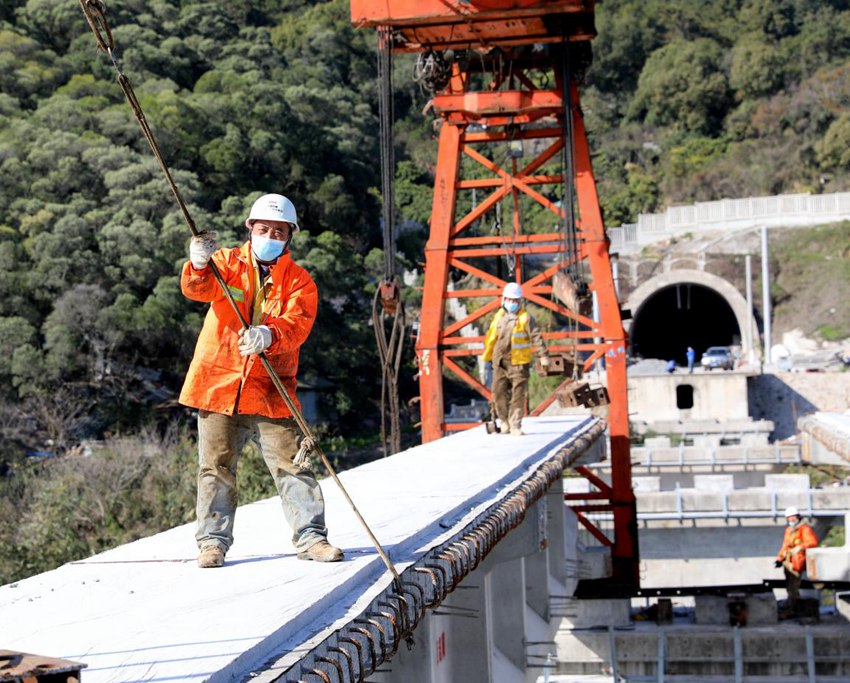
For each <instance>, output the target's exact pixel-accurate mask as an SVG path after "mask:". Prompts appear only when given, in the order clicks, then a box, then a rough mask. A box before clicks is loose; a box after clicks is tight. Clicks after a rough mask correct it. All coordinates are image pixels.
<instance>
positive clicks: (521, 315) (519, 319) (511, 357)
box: [483, 282, 549, 436]
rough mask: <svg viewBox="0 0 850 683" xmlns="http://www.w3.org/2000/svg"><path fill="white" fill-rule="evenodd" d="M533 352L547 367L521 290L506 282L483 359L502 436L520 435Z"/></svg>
mask: <svg viewBox="0 0 850 683" xmlns="http://www.w3.org/2000/svg"><path fill="white" fill-rule="evenodd" d="M534 349H537V353H538V354H539V356H540V363H541V365H543V366H544V367H546V366H548V365H549V356H548V355H547V353H546V345H545V344H544V343H543V337H542V335H541V334H540V330H539V328H538V327H537V323H536V322H535V320H534V318H533V317H532V316H531V314H530V313H529V312H528V311H527V310H526V309H525V308H524V307H523V306H522V287H521V286H520V285H519V284H517V283H516V282H509V283H508V284H506V285H505V287H504V289H503V290H502V306H501V308H499V310H498V311H496V315H495V316H494V318H493V322H491V323H490V329H488V330H487V336H486V337H485V339H484V355H483V360H484V362H485V365H486V364H488V363H489V364H490V368H492V378H493V384H492V386H493V403H494V404H495V407H496V416H498V418H499V421H500V423H501V427H500V430H499V431H500V433H502V434H513V435H514V436H522V434H523V431H522V416H523V414H524V413H525V403H526V398H527V396H528V376H529V374H530V372H529V371H530V365H531V361H532V359H533V358H534Z"/></svg>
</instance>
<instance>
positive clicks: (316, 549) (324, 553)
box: [298, 541, 343, 562]
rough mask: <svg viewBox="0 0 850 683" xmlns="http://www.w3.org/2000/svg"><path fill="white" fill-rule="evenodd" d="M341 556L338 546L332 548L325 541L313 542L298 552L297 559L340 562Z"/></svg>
mask: <svg viewBox="0 0 850 683" xmlns="http://www.w3.org/2000/svg"><path fill="white" fill-rule="evenodd" d="M342 557H343V555H342V551H341V550H340V549H339V548H334V547H333V546H332V545H331V544H330V543H328V542H327V541H319V542H318V543H314V544H313V545H311V546H310V547H309V548H307V550H302V551H301V552H300V553H298V559H299V560H314V561H316V562H340V561H342Z"/></svg>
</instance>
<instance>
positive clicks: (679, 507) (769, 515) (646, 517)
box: [569, 483, 850, 521]
mask: <svg viewBox="0 0 850 683" xmlns="http://www.w3.org/2000/svg"><path fill="white" fill-rule="evenodd" d="M694 490H695V489H682V488H681V487H680V486H679V484H678V483H677V484H676V488H675V489H674V490H672V491H654V492H652V493H660V494H670V493H675V509H674V510H669V511H664V512H641V511H640V507H638V511H637V519H638V521H662V520H664V521H667V520H675V521H684V520H699V519H780V518H782V517H783V514H784V510H785V504H786V503H783V504H782V505H780V504H779V503H778V498H779V496H782V497H783V498H785V499H786V502H787V499H788V498H789V497H794V498H795V499H797V500H798V499H799V497H800V495H801V494H805V502H804V503H802V504H800V503H799V502H798V503H797V507H799V508H800V513H801V514H802V515H803V516H804V517H809V518H812V519H814V518H817V517H836V516H839V515H844V514H845V512H846V510H847V506H840V507H836V508H824V507H820V506H817V505H816V504H815V500H814V496H813V493H814V492H819V491H823V489H812V488H809V489H806V490H805V491H804V490H802V489H800V490H796V491H795V490H775V489H771V490H770V491H769V494H770V498H769V500H770V506H769V507H767V508H764V509H761V510H738V509H735V508H734V507H730V504H729V502H730V494H733V493H737V494H740V493H743V492H744V489H737V490H732V491H710V492H706V491H703V492H700V493H702V494H703V495H705V494H706V493H710V494H713V495H715V496H720V509H712V510H686V509H685V507H686V502H687V499H688V498H689V497H690V496H689V491H694ZM749 491H750V492H753V489H749ZM847 491H848V497H850V487H848V488H847ZM571 493H573V494H576V493H578V492H577V491H572V492H571ZM589 493H590V492H589ZM759 493H761V494H762V495H763V494H764V493H768V492H767V491H759ZM644 495H645V494H644ZM581 502H582V501H581V500H580V499H575V500H571V501H570V502H569V504H570V505H578V504H581ZM588 502H592V501H591V500H590V499H588ZM795 502H796V500H795ZM585 516H587V517H588V518H590V519H593V520H594V521H597V520H598V521H605V520H612V519H613V515H612V514H611V513H609V512H603V511H598V512H590V511H588V512H586V513H585Z"/></svg>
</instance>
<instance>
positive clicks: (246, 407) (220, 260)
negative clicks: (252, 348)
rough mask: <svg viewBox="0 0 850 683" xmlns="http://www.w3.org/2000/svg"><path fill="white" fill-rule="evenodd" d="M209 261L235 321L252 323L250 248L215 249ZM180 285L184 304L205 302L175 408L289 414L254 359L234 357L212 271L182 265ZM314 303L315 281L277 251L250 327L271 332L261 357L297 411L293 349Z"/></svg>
mask: <svg viewBox="0 0 850 683" xmlns="http://www.w3.org/2000/svg"><path fill="white" fill-rule="evenodd" d="M212 260H213V261H214V262H215V264H216V266H217V267H218V269H219V271H220V272H221V275H222V277H223V278H224V282H225V283H226V284H227V288H228V289H229V290H230V291H231V293H232V294H233V298H234V300H235V301H236V303H237V305H238V307H239V309H240V310H241V312H242V315H243V316H244V317H245V319H246V320H248V321H251V320H252V317H253V320H255V321H257V316H252V313H253V312H252V311H251V308H252V303H253V301H254V294H255V292H254V290H255V288H256V285H255V282H259V279H255V274H254V271H255V267H254V261H253V258H252V256H251V248H250V242H246V243H245V244H243V245H242V247H241V248H239V249H220V250H218V251H216V252H215V253H214V254H213V257H212ZM180 287H181V289H182V290H183V294H184V295H185V296H186V297H187V298H189V299H192V300H193V301H205V302H209V303H210V304H211V305H210V309H209V311H207V316H206V318H205V319H204V326H203V328H202V329H201V333H200V335H199V336H198V343H197V345H196V346H195V355H194V357H193V358H192V362H191V364H190V365H189V371H188V372H187V373H186V381H185V382H184V383H183V389H182V391H181V392H180V399H179V400H180V403H182V404H183V405H186V406H190V407H192V408H199V409H201V410H208V411H210V412H213V413H222V414H224V415H233V414H234V413H242V414H247V415H265V416H267V417H290V416H291V412H290V411H289V408H287V406H286V403H285V402H284V400H283V398H282V397H281V396H280V394H279V393H278V391H277V389H276V388H275V386H274V384H273V383H272V381H271V379H270V378H269V375H268V373H267V372H266V369H265V368H264V367H263V364H262V362H261V361H260V359H259V358H258V357H257V354H251V355H249V356H240V355H239V349H238V344H239V330H240V329H241V323H240V322H239V318H237V316H236V313H235V312H234V311H233V308H232V307H231V306H230V303H229V302H228V301H227V299H225V298H224V294H223V293H222V292H221V288H220V287H219V285H218V282H216V280H215V277H214V276H213V274H212V269H211V268H205V269H204V270H195V269H194V268H193V267H192V264H191V262H187V263H186V264H184V266H183V272H182V274H181V276H180ZM318 304H319V294H318V289H317V288H316V283H315V282H313V279H312V278H311V277H310V275H309V274H308V273H307V271H306V270H304V269H303V268H302V267H301V266H299V265H297V264H296V263H295V262H294V261H293V260H292V257H291V256H290V254H289V252H288V251H287V252H285V253H284V254H283V255H282V256H281V257H280V258H279V259H278V261H277V263H275V264H274V265H273V266H272V268H271V287H270V289H269V291H268V294H267V296H266V297H265V300H264V301H263V303H262V315H261V317H260V319H259V321H258V322H256V323H255V324H261V325H267V326H268V327H269V329H271V331H272V343H271V346H269V348H268V349H266V356H267V357H268V359H269V361H270V362H271V365H272V367H273V368H274V369H275V371H276V372H277V374H278V376H279V377H280V379H281V381H282V382H283V385H284V387H285V388H286V390H287V392H288V393H289V395H290V397H292V400H293V402H294V403H295V405H296V406H298V408H299V409H300V407H301V405H300V403H299V402H298V399H297V398H296V396H295V387H296V384H297V381H296V374H297V372H298V350H299V348H300V347H301V345H302V344H303V343H304V341H305V340H306V339H307V337H308V335H309V334H310V330H311V329H312V328H313V322H314V321H315V319H316V309H317V308H318Z"/></svg>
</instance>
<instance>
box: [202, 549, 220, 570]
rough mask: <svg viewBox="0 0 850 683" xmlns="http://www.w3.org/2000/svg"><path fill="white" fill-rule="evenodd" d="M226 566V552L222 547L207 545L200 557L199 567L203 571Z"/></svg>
mask: <svg viewBox="0 0 850 683" xmlns="http://www.w3.org/2000/svg"><path fill="white" fill-rule="evenodd" d="M223 564H224V551H223V550H222V549H221V546H220V545H205V546H204V547H203V548H201V552H200V554H199V555H198V566H199V567H202V568H203V569H210V568H212V567H221V566H222V565H223Z"/></svg>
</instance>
